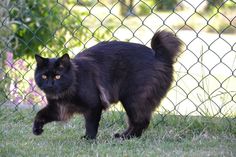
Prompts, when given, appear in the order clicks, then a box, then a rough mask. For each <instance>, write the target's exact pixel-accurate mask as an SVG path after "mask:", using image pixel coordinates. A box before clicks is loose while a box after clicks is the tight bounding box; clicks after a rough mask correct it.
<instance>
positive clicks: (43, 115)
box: [33, 105, 59, 135]
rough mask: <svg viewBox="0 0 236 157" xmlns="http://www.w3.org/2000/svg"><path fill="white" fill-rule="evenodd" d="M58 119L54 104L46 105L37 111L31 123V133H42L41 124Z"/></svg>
mask: <svg viewBox="0 0 236 157" xmlns="http://www.w3.org/2000/svg"><path fill="white" fill-rule="evenodd" d="M58 120H59V119H58V112H57V109H56V106H53V105H47V106H46V107H44V108H43V109H41V110H40V111H39V112H38V113H37V115H36V117H35V120H34V124H33V133H34V134H35V135H41V134H42V133H43V126H44V125H45V124H47V123H49V122H52V121H58Z"/></svg>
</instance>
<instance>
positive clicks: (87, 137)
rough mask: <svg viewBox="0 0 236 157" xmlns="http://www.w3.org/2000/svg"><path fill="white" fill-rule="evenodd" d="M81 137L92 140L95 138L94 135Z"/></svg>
mask: <svg viewBox="0 0 236 157" xmlns="http://www.w3.org/2000/svg"><path fill="white" fill-rule="evenodd" d="M81 139H86V140H94V139H96V136H89V135H84V136H81Z"/></svg>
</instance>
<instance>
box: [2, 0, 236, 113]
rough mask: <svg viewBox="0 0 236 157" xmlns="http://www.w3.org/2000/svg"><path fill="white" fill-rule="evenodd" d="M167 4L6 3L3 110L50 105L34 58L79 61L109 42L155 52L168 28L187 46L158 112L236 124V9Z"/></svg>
mask: <svg viewBox="0 0 236 157" xmlns="http://www.w3.org/2000/svg"><path fill="white" fill-rule="evenodd" d="M164 2H165V3H164ZM167 2H169V1H160V0H147V1H143V0H133V1H132V0H130V1H128V0H110V1H105V0H100V1H96V0H88V1H86V0H84V1H82V0H81V1H73V0H69V1H64V0H59V1H46V0H42V1H36V0H19V1H9V0H3V1H1V4H0V18H1V22H0V48H1V54H0V55H1V56H0V57H1V58H0V59H1V60H0V61H1V64H0V90H1V91H0V106H1V107H5V106H11V107H14V108H16V109H18V108H21V107H27V108H31V107H32V108H34V107H36V106H42V105H45V104H46V100H45V98H44V95H43V94H42V92H41V91H40V90H39V89H38V88H37V87H36V85H35V83H34V79H33V73H34V68H35V61H34V59H33V57H32V56H33V55H34V54H35V53H40V54H42V55H44V56H51V57H52V56H53V57H55V56H58V55H61V54H63V53H65V52H67V53H69V54H70V55H71V56H74V55H75V54H77V53H79V52H81V51H82V50H84V49H86V48H88V47H90V46H93V45H95V44H96V43H98V42H99V41H103V40H121V41H129V42H136V43H141V44H144V45H147V46H150V39H151V37H152V36H153V34H154V32H156V31H158V30H163V29H165V30H168V31H171V32H173V33H175V34H176V35H177V36H178V37H179V38H180V39H181V40H182V41H183V43H184V45H183V50H182V51H183V53H182V55H181V56H180V57H179V58H178V59H177V63H176V64H175V81H174V82H173V84H172V87H171V89H170V91H169V92H168V94H167V96H166V98H165V99H164V100H163V101H162V103H161V107H159V108H158V109H157V112H159V113H161V114H163V115H166V114H177V115H183V116H190V115H194V116H195V115H200V116H210V117H230V118H232V117H233V118H235V116H236V105H235V103H236V78H235V75H236V72H235V71H236V70H235V69H236V63H235V60H236V53H235V52H236V14H235V10H236V2H235V1H233V0H218V1H215V2H214V1H211V0H208V1H206V0H200V1H194V0H177V1H172V3H173V4H172V5H170V6H169V5H168V6H167ZM213 2H214V3H213ZM163 8H164V9H169V10H167V11H166V10H165V11H162V9H163ZM233 10H234V11H233Z"/></svg>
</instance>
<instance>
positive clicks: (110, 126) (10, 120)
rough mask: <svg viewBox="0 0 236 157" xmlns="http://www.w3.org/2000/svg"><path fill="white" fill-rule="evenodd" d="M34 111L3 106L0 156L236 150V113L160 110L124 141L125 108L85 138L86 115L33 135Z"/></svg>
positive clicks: (204, 153) (109, 115)
mask: <svg viewBox="0 0 236 157" xmlns="http://www.w3.org/2000/svg"><path fill="white" fill-rule="evenodd" d="M35 114H36V112H34V111H32V110H18V111H14V110H12V109H6V108H3V107H1V110H0V121H1V123H0V141H1V142H0V156H1V157H4V156H7V157H8V156H70V157H71V156H171V157H172V156H235V155H236V150H235V148H236V125H235V124H236V122H235V119H217V118H209V117H208V118H203V117H187V118H186V117H181V116H174V115H167V116H165V118H164V117H163V116H162V115H155V116H154V117H153V119H152V123H151V125H150V127H149V128H148V129H147V131H146V132H145V133H144V134H143V136H142V137H141V138H134V139H131V140H124V141H123V140H119V139H114V138H113V137H112V135H113V134H114V133H115V132H118V131H121V130H123V129H124V128H125V127H126V126H125V125H124V122H123V121H124V113H121V112H106V113H105V114H104V115H103V118H102V120H101V122H100V128H99V133H98V137H97V140H84V139H81V138H80V137H81V136H82V135H83V133H84V127H83V125H84V122H83V119H82V118H81V116H75V117H74V118H73V119H71V120H70V121H69V122H67V123H51V124H49V125H46V126H45V129H44V133H43V134H42V136H34V135H33V134H32V132H31V128H32V121H33V117H34V116H35ZM163 118H164V119H163ZM229 122H230V123H229ZM229 124H231V125H229ZM230 126H231V127H230Z"/></svg>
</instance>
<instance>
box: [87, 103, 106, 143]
mask: <svg viewBox="0 0 236 157" xmlns="http://www.w3.org/2000/svg"><path fill="white" fill-rule="evenodd" d="M101 114H102V109H100V108H94V109H91V110H90V111H88V112H86V113H85V114H84V118H85V128H86V133H85V136H83V138H86V139H95V138H96V135H97V131H98V126H99V121H100V119H101Z"/></svg>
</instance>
